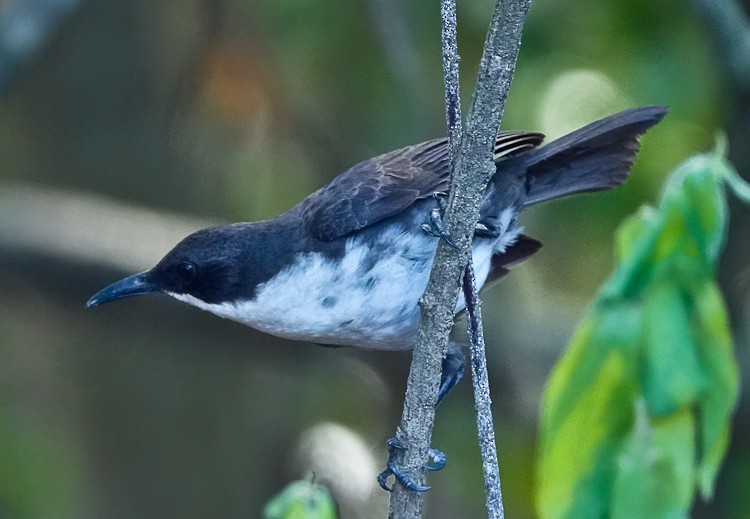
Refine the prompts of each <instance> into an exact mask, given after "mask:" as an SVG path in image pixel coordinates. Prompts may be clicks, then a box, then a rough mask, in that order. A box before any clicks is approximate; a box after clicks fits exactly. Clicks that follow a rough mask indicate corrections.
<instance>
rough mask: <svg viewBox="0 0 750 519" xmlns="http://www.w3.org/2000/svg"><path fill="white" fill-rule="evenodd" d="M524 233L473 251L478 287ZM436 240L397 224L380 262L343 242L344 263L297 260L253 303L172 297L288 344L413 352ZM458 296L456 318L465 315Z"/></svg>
mask: <svg viewBox="0 0 750 519" xmlns="http://www.w3.org/2000/svg"><path fill="white" fill-rule="evenodd" d="M519 232H520V230H515V229H513V230H510V231H509V232H506V233H503V235H502V236H501V237H499V238H497V239H496V240H492V241H490V240H481V241H479V243H476V244H475V245H474V247H473V258H474V267H475V271H476V278H477V284H478V286H480V287H481V286H482V285H483V284H484V282H485V280H486V279H487V274H488V273H489V269H490V263H491V257H492V254H493V252H495V251H498V250H504V249H505V247H506V246H507V245H508V244H511V243H513V242H514V241H515V239H516V238H517V236H518V234H519ZM437 243H438V240H437V239H436V238H434V237H432V236H428V235H427V234H425V233H423V232H422V231H421V230H412V231H405V230H404V229H403V228H400V227H397V226H394V227H392V228H390V229H387V230H386V231H385V232H384V233H383V234H382V236H381V237H380V239H379V240H378V243H377V244H376V245H377V249H378V250H379V254H380V256H379V259H378V261H377V262H376V263H374V265H373V262H372V261H371V258H368V252H369V248H368V247H367V246H366V245H365V244H364V243H362V241H361V240H360V239H358V238H356V237H355V238H351V239H349V241H348V242H347V244H346V252H345V254H344V256H343V258H341V259H339V260H336V261H334V260H332V259H330V258H327V257H326V256H325V255H323V254H320V253H307V254H299V255H297V256H296V258H295V259H294V260H293V261H292V263H291V264H289V265H288V266H287V267H285V268H284V269H283V270H282V271H281V272H280V273H279V274H277V275H276V276H274V277H273V278H271V279H270V280H268V281H267V282H266V283H263V284H262V285H259V286H258V289H257V291H256V296H255V298H254V299H252V300H247V301H238V302H234V303H223V304H209V303H206V302H204V301H201V300H200V299H197V298H195V297H193V296H189V295H180V294H170V295H172V296H173V297H175V298H176V299H179V300H181V301H184V302H186V303H189V304H192V305H194V306H197V307H198V308H201V309H203V310H207V311H209V312H212V313H214V314H216V315H218V316H221V317H225V318H228V319H232V320H235V321H239V322H241V323H244V324H247V325H249V326H251V327H253V328H256V329H258V330H261V331H263V332H266V333H269V334H272V335H276V336H279V337H285V338H289V339H296V340H304V341H311V342H317V343H322V344H336V345H351V346H358V347H363V348H370V349H385V350H401V349H409V348H411V347H412V346H413V341H414V339H415V338H416V331H417V326H418V323H419V306H418V301H419V298H420V297H421V295H422V293H423V292H424V289H425V288H426V286H427V281H428V279H429V275H430V269H431V268H432V260H433V257H434V254H435V250H436V248H437ZM463 307H464V301H463V298H459V302H458V304H457V306H456V312H459V311H461V310H463Z"/></svg>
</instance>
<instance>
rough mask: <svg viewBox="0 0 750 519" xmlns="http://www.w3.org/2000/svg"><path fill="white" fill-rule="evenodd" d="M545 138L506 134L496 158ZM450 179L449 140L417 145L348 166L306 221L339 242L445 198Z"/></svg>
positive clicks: (309, 203)
mask: <svg viewBox="0 0 750 519" xmlns="http://www.w3.org/2000/svg"><path fill="white" fill-rule="evenodd" d="M543 139H544V135H542V134H541V133H534V132H520V131H510V132H501V133H500V134H498V137H497V140H496V142H495V147H494V159H495V161H498V160H500V159H502V158H503V157H508V156H511V155H515V154H518V153H521V152H524V151H528V150H530V149H533V148H535V147H537V146H539V144H541V142H542V140H543ZM449 177H450V164H449V158H448V146H447V141H446V139H434V140H431V141H427V142H423V143H421V144H415V145H413V146H409V147H406V148H402V149H399V150H395V151H392V152H389V153H386V154H383V155H379V156H377V157H373V158H371V159H369V160H366V161H364V162H360V163H359V164H357V165H355V166H353V167H351V168H349V169H348V170H347V171H345V172H344V173H342V174H341V175H339V176H338V177H336V178H335V179H334V180H333V181H332V182H331V183H330V184H328V185H327V186H325V187H324V188H322V189H320V190H318V191H316V192H315V193H313V194H312V195H310V196H309V197H307V198H306V199H305V200H304V201H303V202H302V204H300V205H301V206H302V207H301V209H302V215H303V219H304V221H305V224H306V225H307V228H308V230H309V232H310V233H311V234H312V235H313V236H315V237H316V238H318V239H320V240H323V241H331V240H335V239H336V238H340V237H342V236H346V235H347V234H349V233H352V232H354V231H356V230H359V229H363V228H365V227H367V226H369V225H372V224H374V223H376V222H379V221H380V220H383V219H385V218H388V217H389V216H393V215H396V214H398V213H400V212H401V211H404V210H405V209H406V208H408V207H409V206H410V205H411V204H413V203H414V202H415V201H416V200H419V199H421V198H427V197H429V196H432V195H435V194H439V195H445V194H446V193H447V191H448V187H449V186H448V184H449Z"/></svg>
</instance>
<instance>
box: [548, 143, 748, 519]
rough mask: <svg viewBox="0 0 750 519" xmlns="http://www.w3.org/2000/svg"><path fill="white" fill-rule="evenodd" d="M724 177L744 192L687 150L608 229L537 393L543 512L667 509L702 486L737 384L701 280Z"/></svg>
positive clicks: (709, 486)
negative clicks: (583, 304) (592, 279)
mask: <svg viewBox="0 0 750 519" xmlns="http://www.w3.org/2000/svg"><path fill="white" fill-rule="evenodd" d="M727 183H729V184H730V185H731V186H732V189H733V190H734V191H735V192H740V193H750V188H748V186H747V185H745V184H742V183H741V181H739V180H738V177H737V175H736V173H734V171H733V170H732V168H731V166H730V165H729V164H728V163H727V162H726V161H725V160H724V159H723V158H722V157H720V156H718V155H702V156H698V157H693V158H691V159H689V160H688V161H686V162H685V163H684V164H682V165H681V166H679V167H678V168H677V170H676V171H675V172H674V173H673V174H672V175H671V176H670V178H669V179H668V181H667V183H666V185H665V188H664V193H663V195H662V200H661V203H660V205H659V207H658V209H652V208H646V209H642V210H641V211H639V212H638V213H637V214H636V215H634V216H632V217H630V218H629V219H627V220H626V221H625V222H624V223H623V225H622V226H621V228H620V230H619V232H618V236H617V245H616V248H617V268H616V270H615V272H614V273H613V275H612V277H611V278H610V280H609V281H608V282H607V283H606V284H605V285H604V287H603V288H602V290H601V292H600V294H599V297H598V299H597V301H596V302H595V303H594V304H593V305H592V307H591V310H590V311H589V314H588V315H587V316H586V318H585V319H584V320H583V322H582V323H581V325H580V326H579V329H578V331H577V332H576V334H575V335H574V337H573V340H572V341H571V345H570V348H569V349H568V351H567V352H566V354H565V355H564V357H563V358H562V359H561V360H560V362H559V363H558V365H557V366H556V368H555V370H554V372H553V374H552V376H551V378H550V382H549V385H548V387H547V390H546V392H545V398H544V403H543V406H542V425H541V448H540V457H539V465H538V471H539V472H538V481H539V485H538V493H537V507H538V510H539V514H540V516H541V517H542V518H543V519H551V518H555V519H558V518H559V519H563V518H579V517H586V518H590V517H593V518H597V517H614V518H620V517H622V518H625V517H627V518H641V517H642V518H649V519H651V518H654V519H660V518H665V519H666V518H670V519H671V518H680V517H687V513H688V511H689V509H690V506H691V504H692V501H693V500H694V498H695V495H696V493H697V492H698V491H700V493H701V495H702V496H703V497H704V498H705V497H709V496H710V495H711V493H712V491H713V485H714V481H715V479H716V474H717V472H718V470H719V467H720V464H721V461H722V459H723V457H724V454H725V452H726V447H727V438H728V435H729V424H730V418H731V413H732V410H733V409H734V406H735V404H736V399H737V393H738V375H737V371H738V369H737V365H736V362H735V360H734V357H733V355H732V341H731V336H730V333H729V325H728V322H727V316H726V310H725V308H724V303H723V301H722V298H721V295H720V293H719V291H718V288H717V286H716V282H715V280H714V275H715V271H716V262H717V261H718V258H719V255H720V252H721V250H722V247H723V244H724V240H725V236H726V227H727V218H728V217H727V215H728V213H727V207H726V201H725V194H724V186H725V184H727Z"/></svg>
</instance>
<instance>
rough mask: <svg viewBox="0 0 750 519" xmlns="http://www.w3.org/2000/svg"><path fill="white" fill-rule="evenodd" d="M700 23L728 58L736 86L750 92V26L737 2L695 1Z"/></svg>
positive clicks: (732, 0)
mask: <svg viewBox="0 0 750 519" xmlns="http://www.w3.org/2000/svg"><path fill="white" fill-rule="evenodd" d="M694 4H695V8H696V10H697V11H698V13H699V14H700V18H701V20H703V22H704V24H705V25H706V27H707V28H708V30H709V33H710V35H711V37H712V38H713V39H714V40H715V42H716V45H717V47H718V48H719V51H720V52H721V53H722V54H723V55H724V56H726V58H727V63H728V66H729V72H730V74H731V77H732V80H733V81H734V83H735V84H736V85H737V86H738V87H741V88H742V89H743V90H749V89H750V22H748V19H747V16H745V13H744V12H743V10H742V7H741V6H740V5H739V3H738V2H736V1H735V0H694Z"/></svg>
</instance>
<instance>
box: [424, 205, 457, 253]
mask: <svg viewBox="0 0 750 519" xmlns="http://www.w3.org/2000/svg"><path fill="white" fill-rule="evenodd" d="M422 230H423V231H424V232H426V233H427V234H429V235H430V236H434V237H436V238H442V239H443V240H445V243H447V244H448V245H449V246H450V247H451V248H454V249H458V245H456V242H454V241H453V238H451V235H450V233H449V232H448V229H446V228H445V224H443V217H442V216H441V214H440V209H439V208H437V207H435V208H433V209H432V211H430V223H425V224H422Z"/></svg>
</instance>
